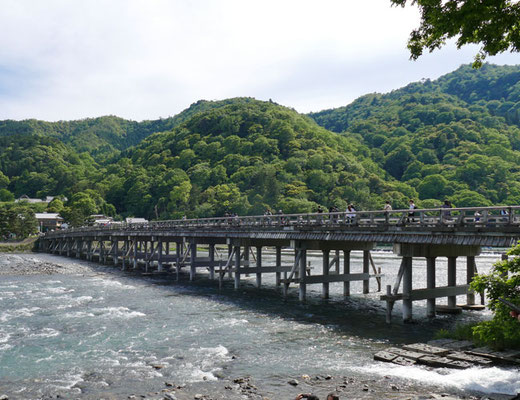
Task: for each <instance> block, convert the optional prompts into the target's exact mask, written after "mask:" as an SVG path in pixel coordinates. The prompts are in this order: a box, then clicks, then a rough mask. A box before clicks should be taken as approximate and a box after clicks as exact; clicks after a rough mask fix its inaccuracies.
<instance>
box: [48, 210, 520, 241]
mask: <svg viewBox="0 0 520 400" xmlns="http://www.w3.org/2000/svg"><path fill="white" fill-rule="evenodd" d="M505 226H517V227H520V206H498V207H464V208H429V209H414V210H411V209H401V210H391V211H383V210H372V211H355V212H349V211H346V212H333V213H327V212H324V213H310V214H274V215H253V216H242V217H239V216H225V217H211V218H196V219H178V220H165V221H151V222H147V223H112V224H110V225H107V226H102V227H99V226H92V227H81V228H71V229H68V230H67V231H68V232H78V231H80V232H81V231H99V230H121V229H126V230H154V229H185V228H187V229H236V228H247V227H252V228H253V227H254V228H260V229H270V228H279V229H290V227H293V228H298V227H301V228H305V227H309V228H315V229H326V228H327V227H331V228H333V227H337V228H342V229H357V228H389V227H415V228H421V227H424V228H430V229H434V228H440V227H451V228H454V227H475V228H490V229H497V228H501V227H505ZM52 234H53V233H52V232H50V233H48V235H49V236H52Z"/></svg>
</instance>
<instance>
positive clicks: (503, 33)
mask: <svg viewBox="0 0 520 400" xmlns="http://www.w3.org/2000/svg"><path fill="white" fill-rule="evenodd" d="M390 1H391V2H392V3H393V4H394V5H399V6H403V7H404V6H405V5H406V3H411V4H414V5H417V6H418V7H419V10H420V12H421V24H420V26H419V28H418V29H415V30H414V31H412V33H411V34H410V39H409V41H408V49H409V50H410V53H411V58H412V59H414V60H416V59H417V58H419V56H421V55H422V54H423V51H424V50H429V51H430V52H431V51H433V50H435V49H438V48H440V47H442V46H443V45H444V44H445V43H446V40H447V39H450V38H454V37H456V38H457V42H456V43H457V48H461V47H462V46H464V45H466V44H470V43H473V44H480V45H481V48H480V50H479V52H478V53H477V55H476V56H475V62H474V66H475V67H480V66H481V65H482V60H484V59H485V58H486V56H488V55H492V56H494V55H496V54H499V53H502V52H504V51H513V52H518V51H519V50H520V3H518V1H514V0H486V1H480V0H447V1H445V0H390Z"/></svg>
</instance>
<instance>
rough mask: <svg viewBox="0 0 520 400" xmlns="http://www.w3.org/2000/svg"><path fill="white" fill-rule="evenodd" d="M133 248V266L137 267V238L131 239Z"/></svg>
mask: <svg viewBox="0 0 520 400" xmlns="http://www.w3.org/2000/svg"><path fill="white" fill-rule="evenodd" d="M133 242H134V243H133V250H134V257H133V258H134V260H133V268H134V269H137V238H135V239H134V241H133Z"/></svg>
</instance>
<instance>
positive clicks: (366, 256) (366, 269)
mask: <svg viewBox="0 0 520 400" xmlns="http://www.w3.org/2000/svg"><path fill="white" fill-rule="evenodd" d="M363 274H364V275H365V278H364V279H363V294H368V293H370V275H369V274H370V251H369V250H363Z"/></svg>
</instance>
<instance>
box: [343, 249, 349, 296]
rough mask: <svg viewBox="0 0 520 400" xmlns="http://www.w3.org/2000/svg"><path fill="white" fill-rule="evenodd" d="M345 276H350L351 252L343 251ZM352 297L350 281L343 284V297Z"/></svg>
mask: <svg viewBox="0 0 520 400" xmlns="http://www.w3.org/2000/svg"><path fill="white" fill-rule="evenodd" d="M343 275H350V250H343ZM348 296H350V281H344V282H343V297H348Z"/></svg>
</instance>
